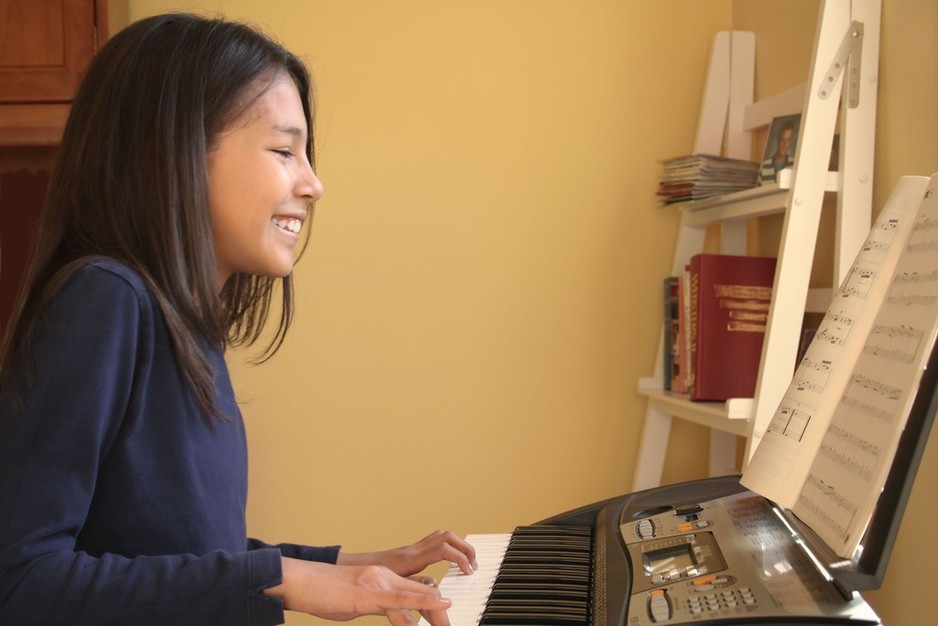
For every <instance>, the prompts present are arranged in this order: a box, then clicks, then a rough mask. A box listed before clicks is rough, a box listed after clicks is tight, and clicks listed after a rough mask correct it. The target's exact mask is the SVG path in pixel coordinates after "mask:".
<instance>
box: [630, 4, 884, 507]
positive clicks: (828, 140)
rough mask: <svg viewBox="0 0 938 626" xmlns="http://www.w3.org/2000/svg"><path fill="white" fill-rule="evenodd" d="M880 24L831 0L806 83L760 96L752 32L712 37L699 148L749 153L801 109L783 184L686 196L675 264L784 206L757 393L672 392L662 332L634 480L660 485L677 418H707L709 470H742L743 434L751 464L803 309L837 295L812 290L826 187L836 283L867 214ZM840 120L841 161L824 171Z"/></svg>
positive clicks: (723, 248)
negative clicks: (714, 235)
mask: <svg viewBox="0 0 938 626" xmlns="http://www.w3.org/2000/svg"><path fill="white" fill-rule="evenodd" d="M879 22H880V0H853V1H852V2H851V0H826V1H825V2H823V3H822V6H821V14H820V16H819V21H818V30H817V34H816V40H815V49H814V54H813V58H812V62H811V68H810V72H809V76H810V78H809V80H808V82H807V83H806V84H805V85H802V86H799V87H796V88H793V89H791V90H788V91H786V92H784V93H782V94H779V95H778V96H775V97H773V98H768V99H766V100H761V101H759V102H753V100H752V93H753V67H754V61H753V60H754V55H755V36H754V35H753V34H752V33H743V32H739V31H733V32H722V33H718V34H717V36H716V37H715V39H714V44H713V52H712V53H711V59H710V68H709V73H708V78H707V88H706V92H705V94H704V98H703V104H702V107H701V115H700V121H699V123H698V132H697V138H696V142H695V149H694V151H695V152H704V153H710V154H720V153H724V154H726V155H727V156H731V157H736V158H751V156H752V155H751V146H752V140H751V134H752V133H753V132H754V131H757V130H759V129H761V128H764V127H766V126H767V125H768V124H769V123H770V122H771V120H772V118H774V117H776V116H779V115H787V114H791V113H797V112H799V111H800V112H801V113H802V118H801V125H800V129H799V136H798V142H797V148H796V155H795V164H796V166H795V169H794V170H786V171H785V172H783V173H782V176H780V179H779V182H778V183H777V184H772V185H763V186H760V187H757V188H754V189H749V190H746V191H743V192H740V193H736V194H731V195H728V196H723V197H720V198H712V199H707V200H702V201H698V202H693V203H686V204H684V205H683V206H681V208H680V211H681V219H680V225H679V227H678V236H677V242H676V245H675V253H674V260H673V264H672V274H673V275H677V274H678V273H680V272H681V271H682V270H683V268H684V266H685V265H686V264H687V263H688V261H689V260H690V257H691V256H693V255H694V254H696V253H698V252H701V251H703V247H704V242H705V239H706V235H707V231H708V229H709V227H710V226H712V225H714V224H719V225H720V231H721V237H720V252H722V253H725V254H746V252H747V241H746V233H747V230H748V222H749V220H751V219H754V218H759V217H763V216H767V215H778V214H780V215H782V216H783V217H782V219H783V224H782V234H781V241H780V243H779V250H778V261H777V265H776V273H775V283H774V286H773V298H772V304H771V307H770V309H769V314H768V322H767V327H766V334H765V340H764V343H763V349H762V358H761V362H760V366H759V374H758V377H757V381H756V388H755V394H754V396H753V397H752V398H731V399H729V400H727V401H726V402H691V401H690V400H689V399H688V397H687V395H686V394H677V393H672V392H669V391H665V390H664V384H663V367H664V350H666V349H667V347H666V346H664V341H663V332H662V341H661V342H660V343H659V348H658V354H657V357H656V360H655V366H654V370H653V374H652V375H651V376H649V377H647V378H642V379H641V380H639V383H638V391H639V393H640V394H641V395H643V396H645V397H646V398H647V408H646V412H645V421H644V425H643V430H642V438H641V442H640V445H639V455H638V459H637V463H636V468H635V478H634V481H633V489H634V490H636V491H637V490H640V489H646V488H649V487H654V486H657V485H659V484H660V483H661V475H662V471H663V469H664V455H665V451H666V450H667V446H668V440H669V438H670V434H671V423H672V420H673V419H675V418H677V419H682V420H686V421H690V422H694V423H697V424H702V425H704V426H707V427H709V428H710V432H711V436H710V442H709V445H710V448H709V454H710V459H709V468H708V473H709V474H710V475H711V476H716V475H725V474H731V473H734V472H736V471H739V470H740V469H741V468H739V467H737V465H736V458H737V454H736V444H737V441H738V439H737V438H738V437H742V438H743V439H744V441H745V452H744V454H743V464H744V465H745V463H746V462H747V461H748V459H749V458H750V457H751V456H752V453H753V451H754V450H755V448H756V446H757V445H758V443H759V440H760V439H761V437H762V435H763V433H764V430H765V427H766V426H767V425H768V422H769V421H770V420H771V418H772V416H773V415H774V413H775V410H776V408H777V407H778V404H779V402H780V400H781V398H782V396H783V395H784V392H785V389H787V387H788V383H789V382H790V380H791V376H792V374H793V372H794V368H795V365H796V364H795V359H796V356H797V349H798V343H799V338H800V334H801V325H802V320H803V317H804V313H805V311H824V310H826V308H827V304H828V303H829V301H830V297H831V292H832V291H831V289H822V290H815V289H810V288H809V279H810V275H811V267H812V265H813V263H814V252H815V246H816V243H817V233H818V225H819V221H820V214H821V206H822V204H823V202H824V197H825V195H833V196H835V197H836V201H837V202H836V204H837V209H836V211H837V215H836V223H837V227H836V234H835V237H834V239H835V241H834V246H835V250H834V261H833V266H834V267H833V276H832V277H831V279H832V284H833V285H834V286H836V285H838V284H839V283H840V281H841V280H842V278H843V276H844V273H845V272H846V271H847V270H848V269H849V267H850V264H851V262H852V260H853V257H854V256H855V255H856V252H857V251H858V250H859V247H860V245H862V243H863V240H864V239H865V237H866V234H867V233H868V231H869V228H870V224H871V221H872V178H873V140H874V129H875V115H876V84H877V59H878V56H879ZM838 123H839V133H840V137H841V140H840V157H839V163H840V165H841V167H840V171H838V172H828V163H829V157H830V151H831V147H832V144H833V137H834V134H835V132H836V131H837V130H838V128H837V126H838ZM847 148H849V150H848V149H847Z"/></svg>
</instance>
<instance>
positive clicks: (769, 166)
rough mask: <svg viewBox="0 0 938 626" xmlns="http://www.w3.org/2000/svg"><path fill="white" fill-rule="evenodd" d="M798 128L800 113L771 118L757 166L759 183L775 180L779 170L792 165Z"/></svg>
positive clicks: (799, 127) (799, 126)
mask: <svg viewBox="0 0 938 626" xmlns="http://www.w3.org/2000/svg"><path fill="white" fill-rule="evenodd" d="M800 129H801V113H794V114H792V115H782V116H779V117H776V118H773V119H772V124H771V126H770V127H769V136H768V139H767V140H766V142H765V154H764V155H763V157H762V164H761V167H760V168H759V182H760V183H763V184H764V183H774V182H777V181H778V172H779V171H781V170H783V169H785V168H787V167H793V166H794V164H795V149H796V147H797V145H796V144H797V142H798V133H799V130H800Z"/></svg>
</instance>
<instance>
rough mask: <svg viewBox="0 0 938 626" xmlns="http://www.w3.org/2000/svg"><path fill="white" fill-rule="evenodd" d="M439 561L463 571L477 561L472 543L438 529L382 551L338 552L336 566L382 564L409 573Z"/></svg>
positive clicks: (470, 569) (469, 571)
mask: <svg viewBox="0 0 938 626" xmlns="http://www.w3.org/2000/svg"><path fill="white" fill-rule="evenodd" d="M439 561H449V562H450V563H455V564H456V565H457V566H458V567H459V569H460V570H461V571H462V573H463V574H471V573H472V572H473V571H475V570H476V569H477V568H478V566H479V564H478V562H477V561H476V553H475V550H474V549H473V547H472V546H471V545H469V544H468V543H466V541H465V540H463V539H462V538H460V537H458V536H456V535H455V534H453V533H452V532H450V531H448V530H445V531H444V530H438V531H436V532H434V533H431V534H429V535H427V536H426V537H424V538H423V539H421V540H420V541H418V542H417V543H414V544H411V545H409V546H403V547H401V548H394V549H392V550H384V551H382V552H361V553H357V554H347V553H345V552H340V553H339V565H383V566H384V567H387V568H388V569H390V570H391V571H393V572H394V573H396V574H398V575H399V576H412V575H414V574H417V573H418V572H421V571H423V570H424V568H426V567H427V566H429V565H432V564H434V563H437V562H439Z"/></svg>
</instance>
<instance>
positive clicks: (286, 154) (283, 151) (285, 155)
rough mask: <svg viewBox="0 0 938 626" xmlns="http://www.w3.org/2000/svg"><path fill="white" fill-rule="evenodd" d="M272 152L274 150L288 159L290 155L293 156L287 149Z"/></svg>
mask: <svg viewBox="0 0 938 626" xmlns="http://www.w3.org/2000/svg"><path fill="white" fill-rule="evenodd" d="M274 152H276V153H277V154H279V155H280V156H282V157H283V158H285V159H289V158H290V157H292V156H293V153H292V152H290V151H289V150H274Z"/></svg>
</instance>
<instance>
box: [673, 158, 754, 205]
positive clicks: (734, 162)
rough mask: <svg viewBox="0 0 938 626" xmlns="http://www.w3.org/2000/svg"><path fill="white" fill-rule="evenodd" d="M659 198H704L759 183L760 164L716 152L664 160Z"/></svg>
mask: <svg viewBox="0 0 938 626" xmlns="http://www.w3.org/2000/svg"><path fill="white" fill-rule="evenodd" d="M662 166H663V167H662V173H661V182H660V183H659V184H658V198H659V200H660V201H661V203H662V204H674V203H675V202H686V201H689V200H702V199H704V198H710V197H712V196H722V195H724V194H728V193H734V192H736V191H742V190H744V189H751V188H752V187H757V186H758V185H759V164H758V163H755V162H753V161H743V160H741V159H731V158H729V157H722V156H716V155H712V154H691V155H687V156H681V157H676V158H673V159H666V160H665V161H662Z"/></svg>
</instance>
